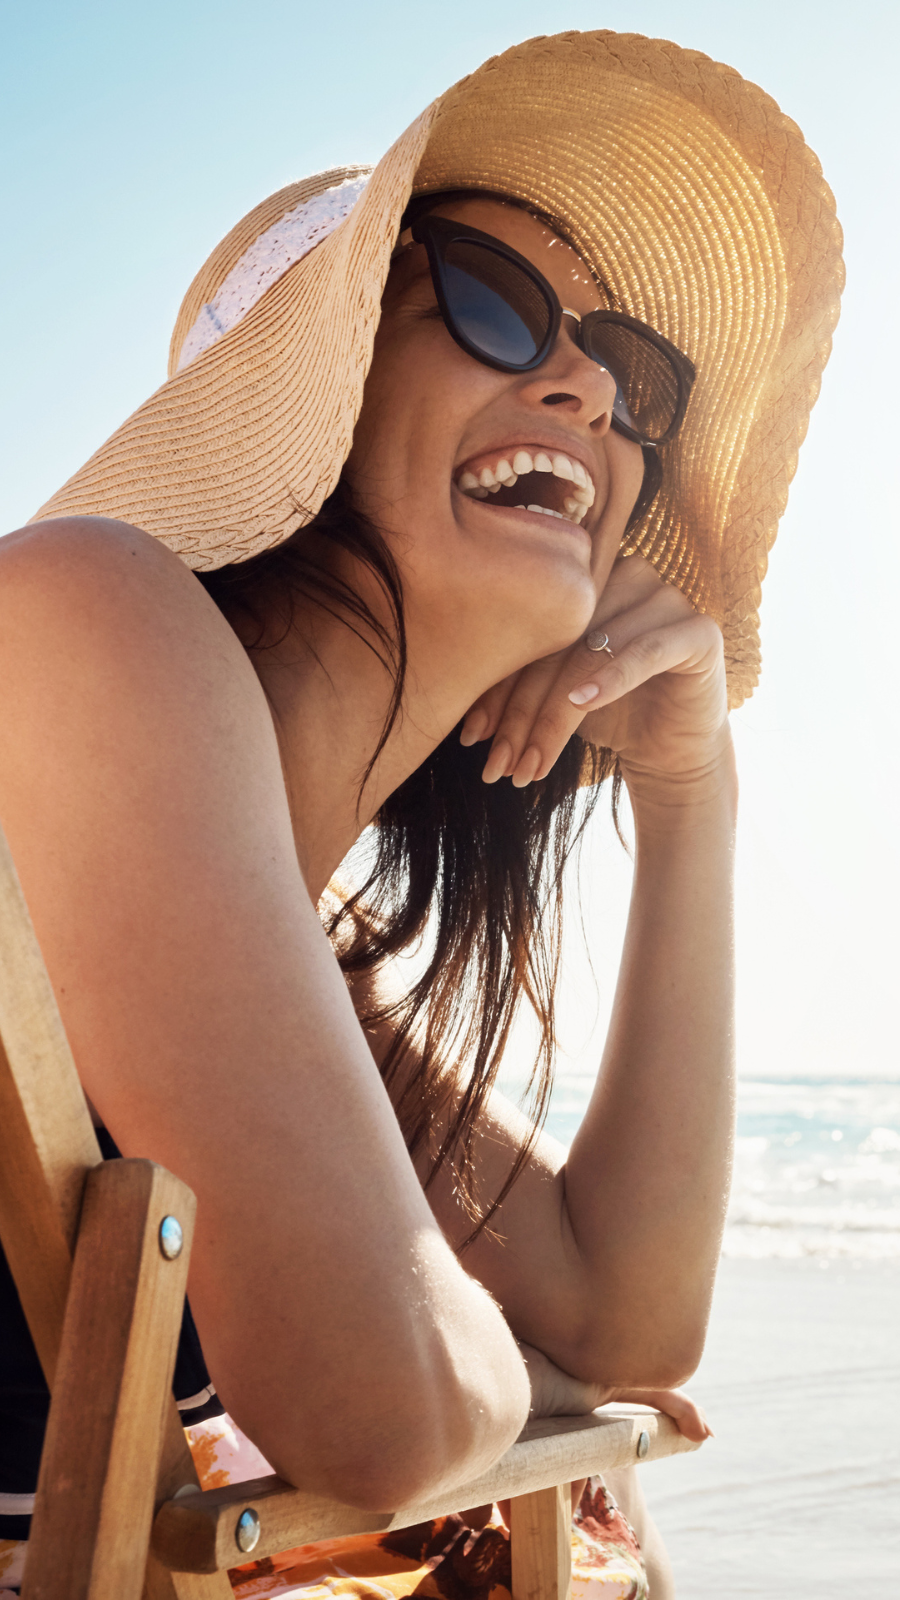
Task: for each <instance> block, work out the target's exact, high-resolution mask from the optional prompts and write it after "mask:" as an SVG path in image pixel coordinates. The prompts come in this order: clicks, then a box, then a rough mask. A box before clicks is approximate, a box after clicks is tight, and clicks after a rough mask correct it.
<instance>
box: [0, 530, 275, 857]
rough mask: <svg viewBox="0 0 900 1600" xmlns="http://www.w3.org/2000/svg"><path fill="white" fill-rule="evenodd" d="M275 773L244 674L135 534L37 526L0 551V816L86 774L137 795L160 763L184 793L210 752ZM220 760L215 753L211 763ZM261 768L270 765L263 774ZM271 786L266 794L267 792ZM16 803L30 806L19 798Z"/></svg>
mask: <svg viewBox="0 0 900 1600" xmlns="http://www.w3.org/2000/svg"><path fill="white" fill-rule="evenodd" d="M223 741H224V746H227V747H229V748H228V750H227V756H225V759H228V760H229V761H231V763H232V765H233V763H234V759H235V757H236V755H237V753H238V749H239V748H243V749H245V750H246V751H247V754H248V760H249V761H250V762H251V765H253V764H255V765H256V766H258V765H259V762H260V760H261V759H262V760H263V763H264V765H265V764H267V765H268V767H269V769H270V776H271V775H272V774H273V773H274V771H275V770H276V769H277V767H278V760H277V751H276V749H275V744H276V741H275V736H274V730H273V726H272V722H271V717H270V716H269V713H268V709H267V705H266V701H265V697H264V695H263V693H262V690H261V688H260V685H259V681H258V679H257V676H256V673H255V672H254V670H253V667H252V665H251V663H250V661H249V659H248V657H247V655H246V652H245V651H244V650H243V648H242V647H241V645H240V643H239V641H238V640H237V638H236V637H235V635H234V633H233V632H232V630H231V628H230V627H229V626H228V624H227V622H226V621H225V619H224V618H223V617H222V616H221V614H220V612H219V611H218V609H217V607H216V606H215V605H214V604H213V602H212V601H211V600H210V598H209V596H208V595H207V594H206V592H205V590H204V589H203V587H202V585H201V584H200V583H198V581H197V579H196V578H195V576H194V574H193V573H192V572H190V571H189V570H188V568H187V567H185V566H184V564H183V563H182V562H181V561H180V560H179V559H178V557H177V556H176V555H174V554H173V553H172V551H170V550H168V549H167V548H165V547H164V546H163V545H161V544H159V543H158V541H156V540H155V539H153V538H151V537H150V536H149V535H148V534H146V533H143V532H142V531H141V530H140V529H139V528H133V527H130V526H128V525H126V524H124V523H119V522H111V521H107V520H105V519H102V518H93V517H78V518H71V519H60V520H57V521H50V522H44V523H38V524H35V525H32V526H30V527H28V528H24V529H22V530H21V531H20V532H18V533H14V534H11V535H9V536H8V537H7V538H6V539H4V540H2V541H0V755H2V762H0V814H2V815H3V817H4V819H6V816H7V813H8V814H9V821H10V824H11V825H12V826H13V827H15V812H16V800H17V796H16V789H17V785H18V787H19V789H20V790H21V793H20V795H19V799H21V800H24V798H25V794H26V792H27V791H28V790H30V788H31V787H32V785H33V784H35V783H39V782H40V781H41V780H44V781H46V779H47V777H48V776H49V774H48V770H47V769H48V766H49V764H50V763H52V764H53V769H54V790H58V789H59V788H60V786H62V787H65V786H66V785H70V786H72V787H73V799H74V789H75V788H77V785H78V781H79V775H80V774H81V775H83V769H84V767H85V765H86V764H87V765H88V767H89V768H90V769H91V770H92V771H93V773H94V775H95V776H96V775H97V774H98V773H99V772H100V771H103V773H104V776H105V780H106V783H107V785H108V786H112V787H114V786H115V785H116V783H117V782H121V783H122V784H123V785H124V786H125V787H126V789H129V790H130V791H131V794H132V798H133V799H134V800H135V801H137V800H138V799H139V791H140V779H141V776H143V778H144V779H145V780H146V782H147V783H148V784H149V789H148V790H147V798H148V801H149V798H150V794H151V792H152V788H153V782H154V779H155V780H156V781H159V780H160V778H161V776H162V772H163V770H164V768H165V766H166V760H167V756H168V758H169V760H170V763H171V764H172V766H173V767H174V768H175V769H177V770H179V771H180V772H181V773H182V775H183V780H184V785H186V786H188V787H189V781H190V777H191V774H192V773H193V775H194V777H195V778H196V779H197V780H198V781H199V780H200V779H201V776H202V773H201V769H202V764H203V759H204V758H205V759H206V761H207V765H209V763H210V762H211V763H212V767H213V768H215V767H216V766H217V765H219V764H220V763H219V762H217V760H216V746H217V744H219V745H222V744H223ZM224 754H225V753H224V751H223V756H224ZM273 763H274V765H273ZM278 787H279V785H276V789H277V788H278ZM29 803H30V802H29Z"/></svg>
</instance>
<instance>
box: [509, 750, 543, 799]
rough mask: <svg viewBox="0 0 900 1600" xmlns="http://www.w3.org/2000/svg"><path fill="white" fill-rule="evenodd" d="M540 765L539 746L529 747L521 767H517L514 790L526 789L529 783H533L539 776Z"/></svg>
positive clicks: (514, 775) (513, 779) (520, 762)
mask: <svg viewBox="0 0 900 1600" xmlns="http://www.w3.org/2000/svg"><path fill="white" fill-rule="evenodd" d="M540 764H541V752H540V750H539V749H538V748H537V745H533V744H531V745H529V746H528V749H527V750H526V751H525V754H524V755H523V756H522V758H521V760H520V761H519V765H518V766H517V767H516V770H515V772H514V773H513V777H512V781H513V788H514V789H524V788H526V787H527V786H528V784H529V783H532V782H533V781H534V779H535V777H536V776H537V770H538V767H539V766H540Z"/></svg>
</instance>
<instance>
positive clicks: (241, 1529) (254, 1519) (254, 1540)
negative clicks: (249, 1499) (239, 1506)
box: [234, 1506, 262, 1556]
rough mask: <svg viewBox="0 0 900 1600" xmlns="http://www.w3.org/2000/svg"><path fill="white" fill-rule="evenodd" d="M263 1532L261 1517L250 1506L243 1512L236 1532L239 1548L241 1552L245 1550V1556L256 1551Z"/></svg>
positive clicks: (238, 1520)
mask: <svg viewBox="0 0 900 1600" xmlns="http://www.w3.org/2000/svg"><path fill="white" fill-rule="evenodd" d="M261 1531H262V1530H261V1528H260V1525H259V1517H258V1516H257V1515H256V1512H255V1511H252V1510H251V1509H250V1507H249V1506H248V1507H247V1510H246V1511H242V1512H241V1514H240V1516H239V1517H238V1519H237V1527H236V1528H235V1530H234V1537H235V1540H236V1542H237V1547H238V1549H239V1550H243V1552H244V1555H245V1556H248V1555H249V1554H250V1551H251V1550H255V1549H256V1546H257V1545H258V1544H259V1536H260V1533H261Z"/></svg>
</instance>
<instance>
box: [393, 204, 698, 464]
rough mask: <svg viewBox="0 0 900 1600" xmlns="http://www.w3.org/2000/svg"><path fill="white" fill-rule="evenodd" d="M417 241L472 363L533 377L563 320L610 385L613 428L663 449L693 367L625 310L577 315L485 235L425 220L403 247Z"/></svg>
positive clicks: (521, 259) (680, 413) (682, 407)
mask: <svg viewBox="0 0 900 1600" xmlns="http://www.w3.org/2000/svg"><path fill="white" fill-rule="evenodd" d="M410 240H415V242H416V243H417V244H423V245H424V246H425V249H426V250H427V252H428V264H429V266H430V268H431V278H432V282H433V284H434V292H435V294H436V296H437V302H438V306H439V307H440V311H441V315H442V317H443V319H444V322H445V324H446V326H447V331H448V333H450V334H451V335H452V337H453V338H454V339H455V340H456V342H457V344H458V345H460V346H461V348H462V349H463V350H465V351H466V353H467V354H468V355H470V356H474V357H475V360H476V361H482V362H484V364H485V366H488V367H496V368H497V370H498V371H499V372H531V371H532V369H533V368H534V367H539V366H540V364H541V362H542V361H544V360H546V358H547V356H548V355H549V354H550V351H551V350H552V348H553V345H554V343H555V341H556V337H557V335H558V333H559V329H560V324H561V322H562V319H563V317H572V318H573V319H574V321H575V332H574V335H573V337H574V339H575V342H576V344H577V345H578V347H579V349H581V350H583V351H584V354H585V355H586V356H589V357H590V359H591V360H592V361H596V362H597V363H598V365H600V366H601V367H604V368H605V369H606V371H607V372H609V373H610V375H611V376H612V377H613V378H614V379H615V383H616V398H615V401H614V403H613V413H612V426H613V427H614V428H615V429H616V430H617V432H619V433H623V434H624V435H625V437H626V438H627V439H634V440H636V441H637V443H638V444H641V445H651V446H655V445H658V444H665V443H666V441H667V440H668V439H671V438H672V437H673V436H674V434H676V433H677V432H678V429H679V428H680V426H681V423H682V419H683V417H684V413H685V411H686V410H687V403H688V398H689V396H690V392H691V385H692V383H693V381H694V376H695V373H694V366H693V363H692V362H691V361H689V360H688V358H687V356H686V355H683V354H682V352H681V351H680V350H678V349H676V347H675V345H673V344H670V343H669V341H668V339H664V338H663V336H662V334H661V333H657V332H656V330H655V329H654V328H648V327H647V325H646V323H644V322H639V321H638V319H637V317H629V316H626V315H625V313H624V312H623V311H591V312H589V313H588V314H587V316H584V317H582V316H579V314H578V312H577V311H570V310H569V309H568V307H566V306H563V305H561V304H560V301H559V299H558V298H557V295H556V291H555V290H554V289H553V287H552V285H551V284H549V283H548V282H547V279H546V278H545V277H543V275H542V274H541V273H540V272H538V270H537V267H534V266H532V264H531V262H530V261H528V260H527V259H526V257H525V256H520V255H519V253H518V251H517V250H512V249H511V248H510V246H509V245H507V244H503V242H502V241H501V240H500V239H495V238H494V237H493V236H492V235H491V234H489V233H481V232H480V230H479V229H478V228H469V227H467V226H466V224H465V223H463V222H451V221H449V220H448V219H447V218H446V217H435V216H424V217H420V218H419V220H418V221H417V222H414V223H413V225H412V227H411V228H408V229H404V231H403V233H402V234H401V236H400V244H401V246H403V245H405V244H407V243H408V242H409V241H410Z"/></svg>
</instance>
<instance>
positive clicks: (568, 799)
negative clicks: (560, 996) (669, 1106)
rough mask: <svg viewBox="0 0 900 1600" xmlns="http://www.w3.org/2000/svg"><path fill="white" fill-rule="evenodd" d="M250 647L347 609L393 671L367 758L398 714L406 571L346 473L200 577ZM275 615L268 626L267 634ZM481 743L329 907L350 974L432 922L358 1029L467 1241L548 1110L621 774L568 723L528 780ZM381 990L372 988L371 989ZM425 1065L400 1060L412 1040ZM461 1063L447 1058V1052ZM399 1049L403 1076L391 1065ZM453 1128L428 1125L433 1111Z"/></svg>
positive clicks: (437, 781) (430, 773) (376, 848)
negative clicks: (260, 549)
mask: <svg viewBox="0 0 900 1600" xmlns="http://www.w3.org/2000/svg"><path fill="white" fill-rule="evenodd" d="M329 548H331V549H333V550H337V551H340V552H343V553H344V554H345V555H349V556H350V557H352V558H353V560H354V561H355V562H357V563H359V564H360V567H361V568H363V569H364V570H365V572H366V574H367V576H368V577H369V578H370V579H374V580H375V582H376V583H377V585H378V588H379V590H380V592H381V595H382V597H383V599H384V601H385V602H386V607H385V609H386V613H387V616H388V621H387V622H385V621H384V620H382V619H381V618H379V617H378V616H377V615H376V613H375V611H374V610H373V609H372V607H371V606H370V605H369V604H368V603H367V602H366V601H365V600H364V599H363V598H362V597H361V595H360V592H359V589H358V587H357V586H355V585H354V584H353V583H351V582H350V581H349V580H348V579H347V578H345V577H342V576H340V575H336V574H335V565H336V563H335V562H333V561H329V560H328V552H329ZM197 576H198V578H199V581H200V582H201V583H202V584H203V586H204V588H205V589H206V590H207V592H208V594H209V595H210V596H211V597H212V599H213V600H214V601H215V602H216V604H217V605H218V606H219V607H220V608H221V610H222V611H223V612H224V613H225V615H226V616H227V617H228V618H229V620H231V621H232V623H233V624H235V625H236V626H237V627H238V629H239V632H240V635H241V637H242V638H243V640H244V642H245V644H246V645H247V648H248V649H249V650H250V651H251V652H253V651H256V650H262V649H266V648H268V647H269V646H270V645H271V643H272V642H273V639H274V638H276V637H277V638H278V639H282V638H283V637H284V636H285V634H286V632H287V631H288V630H289V629H290V628H291V627H292V625H293V621H294V614H295V607H296V604H297V602H298V600H300V599H301V598H302V599H303V600H305V601H307V602H312V603H314V604H315V605H317V606H320V607H322V608H323V609H324V610H325V611H327V612H328V613H329V614H330V615H332V616H334V617H336V618H339V620H340V621H341V622H342V623H344V624H345V625H346V626H348V627H350V628H352V629H353V631H354V632H355V633H356V634H357V635H358V637H360V638H361V639H363V640H364V641H365V643H366V644H367V645H368V646H369V648H370V649H372V651H373V652H374V653H375V655H376V656H377V658H378V659H379V661H380V662H381V663H382V665H383V667H384V668H385V669H386V671H387V672H388V674H389V677H390V681H391V682H392V685H393V688H392V695H391V702H390V706H389V710H388V715H387V717H386V720H385V725H384V728H383V730H382V733H381V737H380V740H379V743H378V747H377V749H376V750H375V751H373V754H372V758H371V761H370V763H369V767H368V768H367V769H366V773H364V774H363V776H362V782H364V781H365V778H366V776H367V775H368V772H369V771H371V767H372V764H373V762H374V761H375V759H377V756H378V754H379V752H380V750H381V749H382V748H383V746H384V743H385V740H386V739H387V738H388V737H389V735H390V732H391V729H392V728H393V727H394V726H395V724H396V722H397V719H398V717H400V716H401V715H402V701H403V687H404V678H405V672H406V635H405V628H404V618H403V594H402V585H401V580H400V573H399V571H398V569H397V565H396V562H395V561H394V558H393V555H392V553H391V551H390V548H389V546H388V544H387V542H386V540H385V538H384V536H383V534H382V533H381V532H380V531H379V529H378V528H377V527H376V526H375V525H374V523H372V521H371V520H370V519H369V518H368V517H366V516H365V515H364V514H363V513H362V512H361V511H360V509H359V508H358V507H357V506H356V505H355V504H354V502H353V499H352V496H351V493H350V490H349V487H348V486H347V484H346V483H345V482H344V481H343V480H341V482H340V483H339V484H338V487H337V489H336V490H335V492H334V493H333V494H332V495H331V496H330V498H329V499H328V500H327V501H326V502H325V504H324V506H323V507H322V509H321V511H320V512H319V514H318V516H316V517H315V518H314V519H313V521H312V522H311V523H309V524H308V525H307V526H306V527H305V528H303V529H301V530H299V531H298V532H297V533H295V534H294V535H293V536H292V537H291V538H289V539H287V540H285V541H284V543H282V544H280V545H278V546H276V547H275V548H274V549H273V550H270V551H267V552H265V553H264V554H262V555H259V556H255V557H254V558H252V559H251V560H249V561H245V562H241V563H237V564H234V565H231V566H225V567H220V568H219V569H218V570H216V571H214V572H205V573H198V574H197ZM273 620H274V632H273ZM483 765H484V746H481V747H480V748H479V747H478V746H474V747H472V748H466V747H465V746H463V745H461V744H460V742H459V729H458V728H457V729H454V730H453V732H452V733H450V734H448V736H447V737H446V738H445V739H444V740H443V741H442V742H441V743H440V744H439V745H438V746H437V748H436V749H435V750H434V751H433V753H432V754H431V755H430V756H429V757H428V759H427V760H426V761H424V762H423V763H422V765H421V766H420V767H418V768H417V769H416V771H415V772H413V773H411V775H410V776H409V777H408V778H407V779H406V781H405V782H404V783H402V784H401V785H400V787H399V788H398V789H396V790H394V792H393V793H392V794H391V795H390V796H389V798H388V799H387V800H386V801H385V803H384V804H383V805H382V807H381V810H380V811H379V813H378V816H377V818H376V819H375V828H374V830H373V833H374V837H373V840H372V843H373V853H372V857H371V860H370V863H369V871H368V875H367V877H366V881H365V882H364V883H363V884H362V886H361V887H360V888H359V889H358V890H357V891H356V892H355V893H354V894H353V895H352V897H351V898H350V899H349V900H347V901H346V903H344V904H343V905H341V906H340V908H339V909H338V910H336V911H335V912H334V913H333V914H332V916H331V917H330V921H329V924H328V932H329V935H330V936H331V938H332V940H333V942H334V944H335V949H336V952H337V954H338V959H339V961H340V963H341V966H342V968H343V969H344V971H345V972H346V973H347V975H348V976H353V975H364V976H374V975H375V974H377V972H378V969H379V968H381V967H383V966H384V964H385V963H387V962H388V961H390V960H391V958H392V957H394V956H397V955H399V954H401V953H402V952H404V951H408V950H409V949H410V948H411V947H412V946H414V945H415V944H416V942H417V941H419V940H421V939H422V938H423V937H425V938H426V939H427V940H428V941H429V948H428V953H427V958H426V961H425V965H424V970H422V971H421V972H420V975H419V976H418V977H417V978H416V979H415V981H414V982H413V983H412V985H411V987H410V988H409V989H408V991H407V992H406V993H404V994H402V995H401V996H400V997H399V998H391V999H389V1000H382V1001H379V1002H373V1005H372V1008H371V1010H370V1011H369V1012H368V1013H367V1014H366V1015H363V1016H362V1017H361V1018H360V1020H361V1022H362V1024H363V1026H364V1027H366V1026H371V1025H373V1024H377V1023H379V1022H388V1023H389V1024H390V1027H391V1032H392V1043H391V1045H390V1047H389V1048H388V1050H387V1053H386V1055H385V1056H384V1058H383V1060H382V1061H381V1064H380V1065H381V1072H382V1076H383V1078H384V1081H385V1083H386V1084H387V1085H388V1086H389V1087H390V1086H392V1085H394V1086H395V1103H396V1108H397V1115H398V1118H399V1121H400V1125H401V1127H402V1129H403V1132H404V1136H405V1138H406V1141H407V1145H408V1148H409V1150H410V1153H411V1154H416V1153H417V1152H419V1151H421V1150H423V1149H424V1150H426V1151H427V1152H428V1155H429V1157H430V1161H431V1167H430V1175H429V1178H428V1182H429V1183H430V1182H431V1181H432V1180H433V1178H434V1177H435V1176H436V1174H437V1173H438V1171H439V1170H440V1169H441V1168H442V1167H443V1166H445V1165H446V1164H447V1163H450V1164H451V1165H452V1168H453V1173H454V1181H455V1184H456V1187H457V1192H458V1194H459V1196H460V1199H461V1201H462V1203H463V1205H464V1206H465V1208H466V1211H467V1213H468V1215H469V1217H470V1219H471V1222H472V1231H471V1233H470V1235H469V1238H468V1239H467V1241H466V1243H468V1242H470V1241H471V1239H473V1238H474V1237H475V1236H476V1235H477V1234H478V1233H479V1232H480V1231H481V1229H482V1228H484V1226H485V1225H486V1223H487V1222H488V1221H489V1219H490V1218H491V1217H492V1216H493V1214H494V1212H495V1211H496V1210H497V1207H498V1206H499V1205H500V1204H502V1201H503V1200H504V1199H505V1197H506V1195H507V1193H508V1192H509V1189H510V1187H511V1185H512V1184H513V1183H514V1181H515V1179H516V1177H517V1176H518V1174H519V1172H520V1171H521V1169H522V1166H523V1164H524V1162H525V1161H526V1160H527V1158H528V1155H529V1153H530V1151H531V1148H532V1146H533V1143H534V1139H535V1138H536V1136H537V1130H538V1129H539V1128H540V1126H541V1123H542V1121H543V1119H544V1117H545V1115H546V1111H547V1106H548V1102H549V1098H550V1091H551V1088H552V1083H553V1055H554V997H555V990H556V982H557V976H558V971H559V960H560V937H561V928H562V879H563V869H564V867H565V865H566V862H567V861H568V859H569V857H570V855H571V854H572V851H573V849H574V847H575V846H576V844H577V842H578V840H579V839H580V836H581V833H582V831H583V829H584V826H585V824H586V822H587V820H588V817H589V816H590V814H591V813H592V811H593V810H594V808H595V806H596V804H597V800H598V798H599V793H600V785H601V783H602V782H603V781H604V780H605V779H606V778H608V777H610V776H612V779H613V804H614V807H615V803H616V800H617V797H618V791H619V786H620V779H619V776H618V773H617V771H616V768H615V762H614V759H613V757H612V756H611V755H610V753H609V752H608V751H602V750H596V749H594V748H593V747H592V746H590V745H587V744H585V742H584V741H583V740H581V739H580V738H578V737H577V736H573V738H571V739H570V740H569V742H568V744H567V745H566V747H565V749H564V750H563V752H562V754H561V756H560V757H559V759H558V761H557V762H556V764H555V766H554V767H553V769H552V771H551V772H550V773H549V775H548V776H547V777H546V778H544V779H543V780H542V781H541V782H539V783H533V784H531V785H530V786H529V787H528V788H526V789H515V788H513V786H512V784H511V783H509V782H508V781H506V780H501V782H499V783H497V784H485V783H483V782H482V779H481V770H482V767H483ZM367 989H370V992H372V993H377V985H371V986H367ZM523 997H524V999H525V1000H526V1001H527V1002H528V1004H529V1005H530V1007H531V1009H532V1011H533V1013H534V1016H535V1018H536V1019H537V1023H538V1048H537V1054H536V1059H535V1062H534V1067H533V1070H532V1074H531V1080H530V1083H529V1086H528V1090H529V1111H530V1120H531V1122H532V1126H533V1131H532V1132H531V1134H530V1135H529V1137H528V1138H527V1139H526V1140H525V1142H524V1143H523V1145H522V1147H521V1148H520V1150H519V1151H518V1153H517V1155H516V1158H515V1161H514V1163H513V1165H512V1168H511V1170H510V1173H509V1175H508V1177H507V1179H506V1181H505V1183H504V1184H503V1186H502V1188H501V1190H500V1193H499V1194H496V1195H493V1196H490V1197H485V1196H482V1195H480V1194H478V1193H477V1188H476V1183H475V1176H474V1167H473V1162H472V1158H471V1147H472V1141H473V1135H474V1127H475V1123H476V1121H477V1118H478V1115H479V1112H480V1111H481V1109H482V1107H483V1106H484V1103H485V1099H486V1097H487V1096H488V1095H489V1093H490V1090H491V1088H492V1086H493V1084H494V1082H495V1080H496V1077H497V1073H498V1069H499V1066H500V1061H501V1057H502V1055H503V1051H504V1047H505V1045H506V1042H507V1040H508V1037H509V1033H510V1029H511V1027H512V1023H513V1020H514V1018H515V1015H516V1011H517V1009H518V1006H519V1003H520V1001H521V1000H522V998H523ZM411 1050H412V1051H413V1052H414V1062H415V1065H414V1067H413V1070H412V1071H411V1072H409V1071H408V1059H409V1052H410V1051H411ZM451 1060H452V1062H453V1063H454V1066H455V1070H453V1071H451V1070H450V1063H451ZM404 1061H406V1063H407V1075H406V1081H405V1083H404V1086H403V1088H402V1090H400V1091H399V1092H397V1089H396V1079H397V1075H398V1073H399V1072H400V1070H401V1065H402V1064H403V1063H404ZM439 1114H440V1115H443V1116H444V1117H445V1119H446V1128H445V1132H444V1134H443V1137H442V1138H440V1139H437V1138H436V1137H435V1134H434V1129H435V1126H436V1125H437V1118H438V1115H439Z"/></svg>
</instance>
